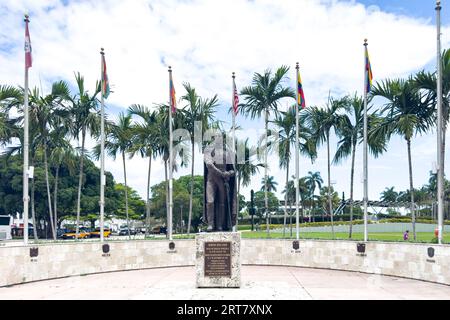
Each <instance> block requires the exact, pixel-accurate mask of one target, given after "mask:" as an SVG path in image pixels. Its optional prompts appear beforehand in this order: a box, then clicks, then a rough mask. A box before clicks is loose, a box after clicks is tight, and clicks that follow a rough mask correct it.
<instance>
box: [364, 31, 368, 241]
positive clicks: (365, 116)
mask: <svg viewBox="0 0 450 320" xmlns="http://www.w3.org/2000/svg"><path fill="white" fill-rule="evenodd" d="M366 52H367V39H364V144H363V158H364V159H363V162H364V164H363V165H364V169H363V175H364V179H363V180H364V197H363V202H364V242H367V238H368V237H367V202H368V190H367V189H368V171H367V86H368V83H367V82H368V81H367V80H368V70H367V68H366V65H367V61H366V59H367V56H366Z"/></svg>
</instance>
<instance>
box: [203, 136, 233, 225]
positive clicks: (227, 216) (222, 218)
mask: <svg viewBox="0 0 450 320" xmlns="http://www.w3.org/2000/svg"><path fill="white" fill-rule="evenodd" d="M234 157H235V154H234V152H232V151H231V150H227V149H226V148H224V145H223V143H222V139H221V138H218V137H216V139H215V141H214V143H213V144H212V145H210V146H208V147H207V148H205V152H204V173H205V174H204V181H205V185H204V210H203V221H204V222H206V223H207V225H208V227H207V229H206V231H207V232H213V231H232V228H233V226H234V225H236V190H235V189H236V188H235V185H236V184H235V181H236V180H235V173H236V169H235V166H234V159H235V158H234Z"/></svg>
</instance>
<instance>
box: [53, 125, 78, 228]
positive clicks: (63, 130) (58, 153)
mask: <svg viewBox="0 0 450 320" xmlns="http://www.w3.org/2000/svg"><path fill="white" fill-rule="evenodd" d="M68 131H69V130H68V128H67V127H66V126H64V125H61V126H59V127H56V128H54V129H53V131H51V132H50V133H49V139H48V140H49V150H50V155H49V160H50V164H51V165H52V166H53V167H54V168H55V175H54V177H55V182H54V187H53V214H54V226H55V229H57V226H58V182H59V171H60V169H61V166H62V164H65V166H66V167H67V168H68V170H69V173H70V174H73V173H74V171H75V167H76V163H77V159H76V154H75V150H74V148H73V147H72V145H71V144H70V141H69V140H68V139H66V135H67V134H68V133H69V132H68Z"/></svg>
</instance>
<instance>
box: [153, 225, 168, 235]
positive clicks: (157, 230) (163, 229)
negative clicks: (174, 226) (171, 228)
mask: <svg viewBox="0 0 450 320" xmlns="http://www.w3.org/2000/svg"><path fill="white" fill-rule="evenodd" d="M152 233H153V234H167V227H163V226H157V227H154V228H153V229H152Z"/></svg>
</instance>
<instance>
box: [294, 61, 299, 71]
mask: <svg viewBox="0 0 450 320" xmlns="http://www.w3.org/2000/svg"><path fill="white" fill-rule="evenodd" d="M295 69H297V70H298V69H300V67H299V64H298V62H296V63H295Z"/></svg>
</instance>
